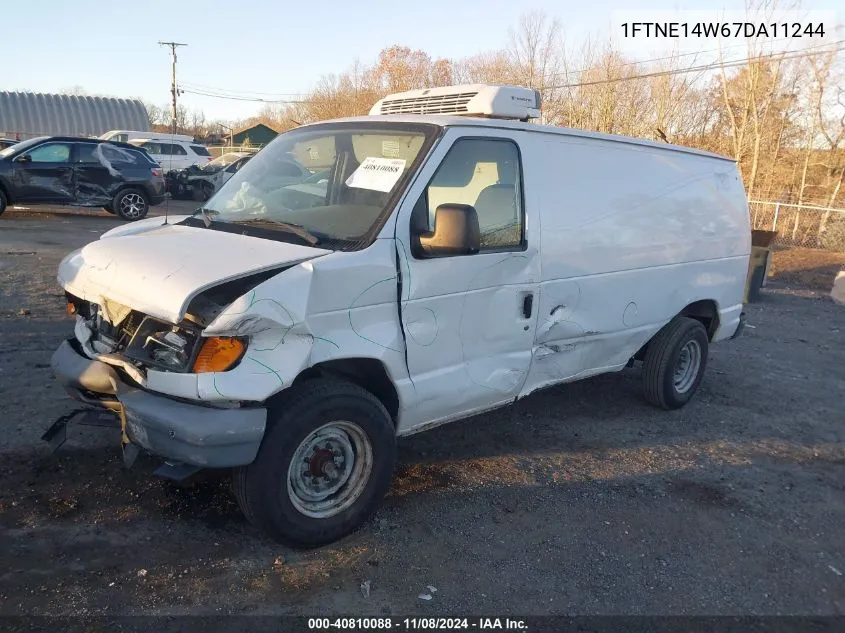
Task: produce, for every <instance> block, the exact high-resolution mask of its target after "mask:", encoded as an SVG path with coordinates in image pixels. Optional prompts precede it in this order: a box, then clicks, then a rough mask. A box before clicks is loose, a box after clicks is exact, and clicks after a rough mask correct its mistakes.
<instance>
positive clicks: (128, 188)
mask: <svg viewBox="0 0 845 633" xmlns="http://www.w3.org/2000/svg"><path fill="white" fill-rule="evenodd" d="M164 197H165V194H164V175H163V174H162V169H161V167H159V165H158V164H157V163H156V162H155V161H154V160H153V159H152V158H151V157H150V156H149V154H147V152H146V151H144V150H143V149H140V148H138V147H135V146H134V145H129V144H128V143H117V142H114V141H101V140H98V139H89V138H74V137H64V136H42V137H39V138H34V139H30V140H27V141H21V142H20V143H17V144H16V145H12V146H11V147H7V148H6V149H4V150H0V214H2V213H3V211H4V210H5V209H6V206H7V205H9V204H27V205H29V204H69V205H75V206H82V207H103V208H104V209H106V211H109V212H110V213H115V214H117V215H119V216H120V217H121V218H123V219H124V220H128V221H133V220H140V219H141V218H143V217H144V216H146V215H147V212H148V211H149V208H150V206H153V205H157V204H160V203H161V202H163V201H164Z"/></svg>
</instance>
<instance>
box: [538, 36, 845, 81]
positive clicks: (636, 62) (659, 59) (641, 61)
mask: <svg viewBox="0 0 845 633" xmlns="http://www.w3.org/2000/svg"><path fill="white" fill-rule="evenodd" d="M783 41H788V42H794V41H795V40H794V38H791V37H781V38H778V39H774V40H771V42H772V43H774V42H783ZM843 41H845V40H843ZM840 43H841V41H840V42H830V43H827V42H826V43H824V44H815V45H814V46H808V47H807V48H806V49H804V50H803V51H792V53H801V52H806V51H810V50H814V49H817V48H821V47H823V46H834V45H836V44H840ZM741 46H746V45H745V44H733V45H732V46H725V47H722V48H710V49H706V50H703V51H693V52H689V53H677V54H675V55H666V56H665V57H653V58H651V59H639V60H632V61H628V62H622V63H621V64H619V65H620V66H636V65H639V64H653V63H654V62H662V61H666V60H667V59H678V58H680V57H691V56H694V55H703V54H704V53H718V52H721V51H725V50H729V49H732V48H739V47H741ZM777 54H780V53H770V55H777ZM745 59H749V58H748V57H747V56H746V57H745ZM710 63H714V64H715V63H717V62H716V61H714V62H710ZM589 70H593V68H589V67H588V68H581V69H579V70H564V71H561V72H557V73H549V74H548V75H545V76H544V77H543V79H546V78H551V77H559V76H561V75H570V74H582V73H585V72H587V71H589Z"/></svg>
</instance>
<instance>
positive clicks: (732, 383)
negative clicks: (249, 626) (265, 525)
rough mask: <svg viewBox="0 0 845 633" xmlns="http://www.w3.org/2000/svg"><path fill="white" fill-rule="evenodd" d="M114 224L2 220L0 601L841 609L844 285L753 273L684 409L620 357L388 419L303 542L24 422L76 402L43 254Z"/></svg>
mask: <svg viewBox="0 0 845 633" xmlns="http://www.w3.org/2000/svg"><path fill="white" fill-rule="evenodd" d="M117 223H118V221H117V220H115V219H114V218H112V217H109V216H106V215H105V214H104V213H102V214H93V215H91V214H88V215H87V216H86V215H68V214H45V213H24V212H19V211H15V210H10V211H8V212H7V213H6V214H4V216H3V217H2V218H0V405H2V407H3V413H2V415H0V482H2V485H0V532H2V535H0V614H6V615H8V614H98V613H99V614H103V613H105V614H111V615H115V614H142V613H144V614H182V613H203V614H214V613H217V612H221V613H223V612H225V613H268V614H283V613H301V614H318V615H324V614H327V613H339V614H346V615H360V614H380V613H393V614H409V613H420V614H442V613H444V612H450V613H463V614H469V613H475V614H479V613H499V614H502V613H510V614H517V613H519V614H548V613H555V614H562V613H566V614H840V615H841V614H843V613H845V537H843V528H842V526H843V525H845V387H844V386H843V385H845V383H844V382H843V381H844V380H845V307H843V306H837V305H835V304H833V303H832V302H831V301H830V300H828V299H826V298H825V297H824V295H823V294H822V293H820V292H817V291H814V290H812V289H806V288H802V287H801V286H800V284H796V283H790V285H789V287H785V286H784V285H778V284H777V283H773V284H772V285H770V286H769V288H768V289H767V290H766V291H765V292H764V296H763V299H762V301H761V302H760V303H756V304H753V305H750V306H749V307H748V313H749V323H750V326H749V329H748V330H747V331H746V335H745V336H744V337H743V338H741V339H739V340H737V341H734V342H729V343H725V344H721V345H718V346H715V347H714V348H713V349H712V352H711V359H710V365H709V367H708V372H707V376H706V378H705V380H704V383H703V385H702V388H701V390H700V392H699V394H698V395H697V396H696V399H695V400H694V401H693V402H692V403H691V404H690V405H689V406H688V407H686V408H685V409H683V410H681V411H677V412H671V413H667V412H663V411H657V410H655V409H653V408H650V407H649V406H647V405H646V404H645V403H644V402H643V399H642V398H641V396H640V383H639V370H638V369H631V370H627V371H625V372H622V373H620V374H616V375H610V376H603V377H599V378H596V379H593V380H589V381H585V382H582V383H575V384H572V385H568V386H564V387H559V388H553V389H549V390H547V391H544V392H542V393H540V394H538V395H535V396H532V397H530V398H528V399H526V400H524V401H522V402H520V403H519V404H518V405H516V406H514V407H512V408H510V409H507V410H503V411H500V412H497V413H493V414H487V415H483V416H478V417H476V418H474V419H471V420H467V421H465V422H462V423H455V424H452V425H448V426H445V427H441V428H440V429H436V430H434V431H430V432H428V433H427V434H423V435H420V436H417V437H415V438H409V439H407V440H404V441H402V442H401V452H400V465H399V468H398V472H397V475H396V480H395V483H394V485H393V487H392V490H391V492H390V495H389V498H388V499H387V501H386V503H385V504H384V506H383V508H382V509H381V510H380V511H379V513H378V514H377V515H376V517H375V518H374V519H373V520H372V521H371V522H370V523H369V524H367V525H366V526H365V527H364V528H363V529H362V530H360V531H359V532H357V533H356V534H354V535H352V536H350V537H348V538H347V539H345V540H344V541H342V542H340V543H337V544H335V545H332V546H329V547H325V548H322V549H319V550H315V551H309V552H301V551H293V550H290V549H287V548H285V547H281V546H279V545H276V544H274V543H272V542H269V541H267V540H265V539H264V538H263V537H262V536H261V535H260V534H258V533H257V532H256V531H255V530H253V529H252V528H251V527H250V526H248V525H247V524H246V523H245V522H244V520H243V519H242V518H241V516H240V514H239V512H238V510H237V508H236V506H235V503H234V501H233V498H232V496H231V494H230V492H229V488H228V485H229V484H228V481H227V479H226V478H225V477H222V476H218V477H212V476H209V477H207V478H205V479H204V480H201V481H198V482H196V483H193V484H191V485H190V486H187V487H178V486H176V485H173V484H171V483H168V482H165V481H162V480H159V479H156V478H153V477H152V476H151V475H150V472H151V470H152V469H153V468H154V467H155V466H156V465H157V464H156V463H155V462H153V461H151V460H150V461H143V462H141V461H140V460H139V463H138V464H136V466H135V468H134V469H133V470H131V471H127V470H125V469H124V468H123V466H122V462H121V459H120V455H119V450H118V448H117V446H118V435H117V432H116V431H112V430H106V431H103V430H101V429H94V428H82V427H80V428H77V429H76V431H75V432H74V434H73V436H72V439H71V441H69V443H68V444H66V445H65V447H64V448H63V449H62V450H61V452H60V453H59V454H57V455H52V454H51V453H50V452H49V450H48V449H47V447H46V446H44V445H42V443H41V442H39V436H40V434H41V433H42V432H43V431H44V429H45V428H46V427H47V426H48V425H49V424H50V423H51V422H52V421H53V420H54V419H55V418H56V417H57V416H59V415H60V414H62V413H65V412H67V411H69V410H71V409H72V408H73V404H72V403H71V401H70V400H68V399H67V397H66V396H65V395H64V393H63V392H62V391H61V390H60V389H59V388H57V387H56V386H55V385H54V384H53V381H52V379H51V372H50V368H49V359H50V354H51V352H52V350H53V349H54V348H55V347H56V346H57V345H58V343H59V342H60V341H61V340H62V338H63V337H65V336H67V335H68V333H69V331H70V322H69V320H68V319H67V317H65V315H64V311H63V302H62V299H61V294H60V292H59V289H58V287H57V286H56V283H55V271H56V266H57V264H58V262H59V260H60V258H61V257H62V256H63V255H64V254H65V253H67V252H68V251H69V250H71V249H72V248H74V247H76V246H79V245H82V244H83V243H85V242H87V241H89V240H92V239H94V238H96V237H97V235H98V234H100V233H101V232H102V231H104V230H106V229H108V228H110V227H112V226H115V225H116V224H117ZM776 261H777V260H776ZM781 261H785V260H783V259H782V260H781ZM779 270H784V271H785V270H786V268H782V269H779ZM793 281H794V280H793ZM364 581H369V582H370V583H371V585H370V586H371V592H370V595H369V597H368V598H365V597H364V596H363V595H362V592H361V589H360V586H361V583H362V582H364ZM427 585H432V586H434V587H436V588H437V592H436V593H433V594H431V595H432V596H433V599H432V600H430V601H423V600H421V599H419V597H418V596H419V595H420V593H421V592H422V591H423V590H424V589H425V587H426V586H427Z"/></svg>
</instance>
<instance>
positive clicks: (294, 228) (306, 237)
mask: <svg viewBox="0 0 845 633" xmlns="http://www.w3.org/2000/svg"><path fill="white" fill-rule="evenodd" d="M230 224H265V225H267V224H269V225H272V226H273V228H274V229H279V230H281V231H284V232H286V233H292V234H294V235H296V236H297V237H299V238H300V239H302V240H303V241H305V242H307V243H308V244H310V245H311V246H314V245H315V244H317V243H318V242H319V241H320V238H319V237H318V236H316V235H314V234H313V233H312V232H311V231H309V230H308V229H306V228H305V227H304V226H302V225H301V224H293V223H292V222H278V221H276V220H263V219H260V218H254V219H252V220H234V221H231V220H230Z"/></svg>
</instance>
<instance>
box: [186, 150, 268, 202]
mask: <svg viewBox="0 0 845 633" xmlns="http://www.w3.org/2000/svg"><path fill="white" fill-rule="evenodd" d="M254 155H255V154H254V153H253V152H228V153H226V154H223V155H222V156H219V157H217V158H215V159H214V160H212V161H211V162H208V163H206V164H205V165H203V166H202V167H199V168H198V169H196V170H188V171H185V172H182V173H181V174H179V176H180V177H182V179H183V181H184V185H186V186H187V188H188V190H189V191H191V192H192V193H193V197H194V199H196V200H200V201H204V200H208V199H209V198H210V197H211V196H212V195H214V192H215V191H217V190H218V189H220V187H221V186H222V185H223V183H224V182H226V181H227V180H229V178H231V177H232V176H234V175H235V174H236V173H237V171H238V170H239V169H240V168H241V167H243V166H244V165H245V164H246V163H247V161H249V159H250V158H252V157H253V156H254Z"/></svg>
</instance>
